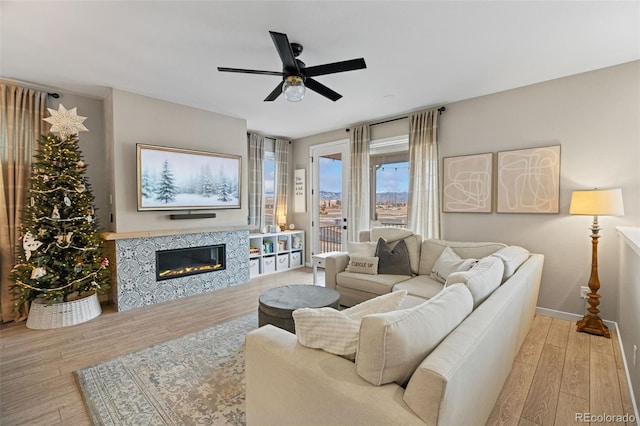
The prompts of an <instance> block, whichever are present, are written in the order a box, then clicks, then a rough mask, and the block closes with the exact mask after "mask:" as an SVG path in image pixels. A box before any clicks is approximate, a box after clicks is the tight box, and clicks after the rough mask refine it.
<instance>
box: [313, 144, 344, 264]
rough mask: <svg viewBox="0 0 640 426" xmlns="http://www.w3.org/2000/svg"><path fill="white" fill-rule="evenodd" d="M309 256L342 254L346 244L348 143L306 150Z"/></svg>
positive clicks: (317, 146) (319, 146)
mask: <svg viewBox="0 0 640 426" xmlns="http://www.w3.org/2000/svg"><path fill="white" fill-rule="evenodd" d="M310 154H311V169H312V179H313V182H312V201H311V206H312V208H311V210H312V211H311V242H312V253H313V254H318V253H326V252H330V251H344V250H346V244H347V232H346V230H347V226H348V224H347V210H346V209H347V206H346V200H347V194H348V191H349V188H348V173H349V141H348V140H344V141H338V142H332V143H327V144H322V145H315V146H312V147H311V148H310Z"/></svg>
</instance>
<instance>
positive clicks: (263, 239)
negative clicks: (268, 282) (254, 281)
mask: <svg viewBox="0 0 640 426" xmlns="http://www.w3.org/2000/svg"><path fill="white" fill-rule="evenodd" d="M302 266H304V231H285V232H276V233H271V234H249V268H250V269H249V271H250V275H251V276H252V277H255V276H257V275H262V274H269V273H272V272H280V271H285V270H287V269H293V268H300V267H302Z"/></svg>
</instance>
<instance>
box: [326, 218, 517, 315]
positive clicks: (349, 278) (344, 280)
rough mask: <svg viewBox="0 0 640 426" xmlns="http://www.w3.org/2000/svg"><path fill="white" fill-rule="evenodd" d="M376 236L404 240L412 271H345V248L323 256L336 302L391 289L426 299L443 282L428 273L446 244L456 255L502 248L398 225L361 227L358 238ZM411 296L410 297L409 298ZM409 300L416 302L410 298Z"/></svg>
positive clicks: (477, 254)
mask: <svg viewBox="0 0 640 426" xmlns="http://www.w3.org/2000/svg"><path fill="white" fill-rule="evenodd" d="M378 238H383V239H385V240H386V241H388V242H395V241H398V240H401V239H403V240H405V241H407V242H408V243H407V247H408V249H409V257H410V261H411V262H410V263H411V269H412V272H414V273H415V275H413V276H411V275H388V274H376V275H370V274H364V273H358V272H349V271H346V270H345V269H346V267H347V264H348V262H349V254H348V253H347V252H344V253H341V254H336V255H333V256H330V257H327V259H326V263H325V286H326V287H327V288H333V289H335V290H336V291H338V293H340V304H341V305H343V306H353V305H355V304H358V303H360V302H363V301H365V300H368V299H371V298H373V297H376V296H379V295H382V294H385V293H389V292H391V291H393V290H407V291H408V292H409V295H411V296H415V297H418V298H421V299H429V298H431V297H433V296H435V295H436V294H438V292H440V291H441V290H442V289H443V287H444V283H442V282H440V281H437V280H436V279H434V278H432V277H431V271H432V269H433V266H434V264H435V263H436V260H437V259H438V258H439V256H440V255H441V254H442V252H443V250H444V249H445V248H446V247H452V248H453V249H454V251H455V252H456V253H458V255H460V257H463V258H475V259H480V258H483V257H485V256H489V255H490V254H492V253H494V252H496V251H497V250H500V249H502V248H505V247H506V245H505V244H502V243H492V242H460V241H445V240H436V239H427V240H424V241H422V238H421V237H420V236H419V235H414V234H412V233H411V232H410V231H407V230H404V229H398V228H374V229H372V230H371V231H361V232H360V241H361V242H363V243H364V242H367V241H371V242H372V244H375V241H377V240H378ZM409 299H411V298H409ZM413 303H417V301H414V302H413Z"/></svg>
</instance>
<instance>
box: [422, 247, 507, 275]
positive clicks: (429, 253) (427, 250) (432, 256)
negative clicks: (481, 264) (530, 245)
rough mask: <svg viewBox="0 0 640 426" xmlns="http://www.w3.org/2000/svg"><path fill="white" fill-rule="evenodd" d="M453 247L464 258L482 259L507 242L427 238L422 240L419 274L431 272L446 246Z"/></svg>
mask: <svg viewBox="0 0 640 426" xmlns="http://www.w3.org/2000/svg"><path fill="white" fill-rule="evenodd" d="M447 247H451V248H452V249H453V251H455V252H456V253H457V254H458V256H460V257H461V258H463V259H471V258H474V259H480V258H482V257H486V256H489V255H490V254H492V253H494V252H496V251H498V250H500V249H501V248H504V247H506V244H502V243H490V242H489V243H472V242H461V241H447V240H436V239H427V240H424V241H423V242H422V248H421V249H420V268H419V271H418V274H419V275H429V274H431V269H433V265H434V264H435V263H436V260H438V257H440V254H442V252H443V251H444V249H445V248H447Z"/></svg>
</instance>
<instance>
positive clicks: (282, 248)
mask: <svg viewBox="0 0 640 426" xmlns="http://www.w3.org/2000/svg"><path fill="white" fill-rule="evenodd" d="M286 250H287V242H286V241H285V240H278V251H286Z"/></svg>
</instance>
